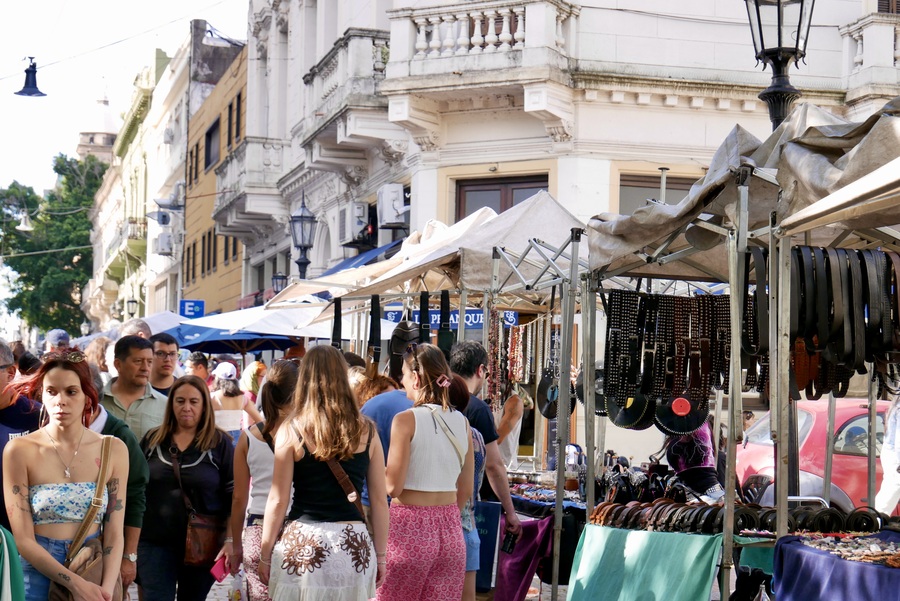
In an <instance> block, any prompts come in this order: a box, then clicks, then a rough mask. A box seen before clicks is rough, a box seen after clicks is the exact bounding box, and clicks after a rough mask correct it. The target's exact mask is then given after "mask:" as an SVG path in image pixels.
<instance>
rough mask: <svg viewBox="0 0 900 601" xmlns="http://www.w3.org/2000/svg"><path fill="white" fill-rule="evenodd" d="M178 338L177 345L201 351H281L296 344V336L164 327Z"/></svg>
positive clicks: (182, 326) (191, 327)
mask: <svg viewBox="0 0 900 601" xmlns="http://www.w3.org/2000/svg"><path fill="white" fill-rule="evenodd" d="M166 333H167V334H171V335H172V336H174V337H175V339H176V340H177V341H178V346H180V347H181V348H185V349H188V350H191V351H201V352H204V353H239V354H242V355H246V354H247V353H255V352H259V351H284V350H287V349H289V348H290V347H292V346H295V345H296V344H298V343H299V342H300V341H301V340H302V337H300V336H279V335H274V334H259V333H256V332H234V333H231V332H228V331H227V330H220V329H218V328H203V327H199V326H192V325H188V324H184V323H183V324H181V325H178V326H175V327H174V328H170V329H168V330H166Z"/></svg>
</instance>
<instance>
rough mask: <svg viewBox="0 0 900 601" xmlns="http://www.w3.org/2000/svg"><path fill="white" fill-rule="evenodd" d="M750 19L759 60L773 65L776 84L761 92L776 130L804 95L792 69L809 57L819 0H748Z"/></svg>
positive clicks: (760, 95)
mask: <svg viewBox="0 0 900 601" xmlns="http://www.w3.org/2000/svg"><path fill="white" fill-rule="evenodd" d="M744 1H745V2H746V3H747V16H748V17H749V18H750V33H751V34H753V47H754V49H755V50H756V60H758V61H761V62H762V63H763V69H765V65H767V64H768V65H772V83H771V84H770V85H769V87H768V88H766V89H765V90H763V91H762V92H761V93H760V94H759V99H760V100H762V101H763V102H765V103H766V104H767V105H768V106H769V119H771V120H772V129H773V130H774V129H776V128H777V127H778V126H779V125H781V122H782V121H784V119H785V118H786V117H787V114H788V112H790V109H791V105H792V104H793V103H794V101H795V100H797V99H798V98H800V96H801V94H800V90H798V89H797V88H795V87H794V86H792V85H791V80H790V77H789V76H788V69H790V65H791V63H792V62H793V63H794V64H797V63H799V62H800V59H802V58H803V57H805V56H806V41H807V39H808V37H809V27H810V23H811V20H812V12H813V5H814V4H815V0H744Z"/></svg>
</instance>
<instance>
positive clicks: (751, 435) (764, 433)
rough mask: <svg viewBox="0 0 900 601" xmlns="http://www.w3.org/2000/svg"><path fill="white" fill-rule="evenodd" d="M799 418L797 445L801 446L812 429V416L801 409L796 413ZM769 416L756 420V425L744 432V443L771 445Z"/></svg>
mask: <svg viewBox="0 0 900 601" xmlns="http://www.w3.org/2000/svg"><path fill="white" fill-rule="evenodd" d="M797 415H798V418H799V433H800V436H799V443H800V444H803V441H804V440H806V437H807V435H809V430H810V429H811V428H812V421H813V420H812V415H811V414H810V413H809V412H808V411H804V410H803V409H801V410H799V411H798V412H797ZM769 429H770V427H769V414H768V413H766V414H765V415H764V416H762V417H761V418H759V419H758V420H756V423H755V424H753V425H752V426H750V429H749V430H747V431H746V432H744V442H745V443H753V444H767V445H771V444H772V434H771V432H769Z"/></svg>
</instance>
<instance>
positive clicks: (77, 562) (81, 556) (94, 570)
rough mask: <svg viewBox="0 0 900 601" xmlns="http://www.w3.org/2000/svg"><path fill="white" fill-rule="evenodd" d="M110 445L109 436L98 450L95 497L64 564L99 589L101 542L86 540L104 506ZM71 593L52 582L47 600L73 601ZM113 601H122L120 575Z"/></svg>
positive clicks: (101, 569) (101, 577) (104, 438)
mask: <svg viewBox="0 0 900 601" xmlns="http://www.w3.org/2000/svg"><path fill="white" fill-rule="evenodd" d="M111 442H112V437H111V436H104V437H103V444H102V447H101V451H100V473H99V474H98V475H97V484H96V486H95V487H94V497H93V499H91V505H90V507H89V508H88V510H87V513H86V514H85V516H84V519H83V520H82V521H81V525H80V526H79V527H78V531H77V532H76V533H75V538H74V539H73V540H72V544H71V545H70V546H69V552H68V553H67V554H66V561H65V563H64V564H63V565H65V566H66V568H68V569H69V571H71V572H74V573H75V574H78V575H79V576H81V577H82V578H84V579H85V580H87V581H88V582H91V583H93V584H96V585H97V586H100V584H101V583H102V582H103V543H102V542H101V541H100V538H99V537H94V538H92V539H90V540H87V541H86V540H85V538H87V532H88V529H89V528H90V527H91V524H92V523H93V522H94V518H95V517H97V512H98V511H100V507H101V506H102V505H103V489H104V487H105V486H106V480H107V472H108V471H109V448H110V444H111ZM74 598H75V597H74V595H72V592H71V591H70V590H69V589H67V588H66V587H64V586H63V585H61V584H59V583H56V582H51V583H50V592H49V596H48V601H72V600H73V599H74ZM112 600H113V601H122V576H121V575H120V576H119V577H118V579H117V580H116V586H115V588H114V589H113V596H112Z"/></svg>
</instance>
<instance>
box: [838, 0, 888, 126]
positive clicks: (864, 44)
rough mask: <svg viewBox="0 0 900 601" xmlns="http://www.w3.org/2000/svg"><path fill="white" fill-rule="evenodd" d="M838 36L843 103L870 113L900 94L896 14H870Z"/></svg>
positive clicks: (844, 28)
mask: <svg viewBox="0 0 900 601" xmlns="http://www.w3.org/2000/svg"><path fill="white" fill-rule="evenodd" d="M840 33H841V37H842V39H843V55H844V56H843V59H844V60H843V64H844V65H845V73H844V77H845V78H846V81H847V99H846V100H847V104H849V105H851V106H854V107H855V108H856V110H861V111H862V112H864V113H868V112H871V111H872V110H875V109H877V108H879V107H880V106H881V105H883V104H884V102H885V101H886V100H888V99H890V98H893V97H894V96H896V95H897V94H898V92H900V75H898V69H897V68H898V67H900V15H897V14H887V13H871V14H868V15H865V16H863V17H861V18H860V19H857V20H856V21H854V22H853V23H850V24H849V25H847V26H846V27H842V28H841V29H840Z"/></svg>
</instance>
